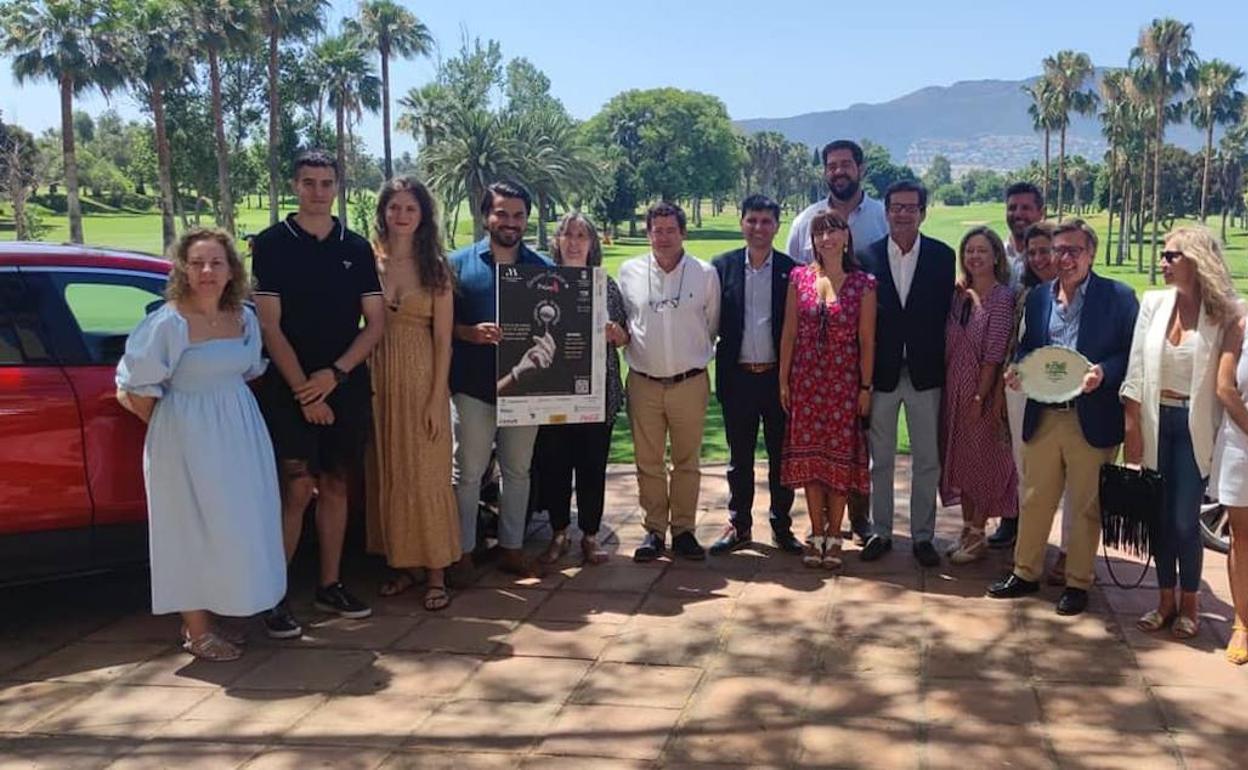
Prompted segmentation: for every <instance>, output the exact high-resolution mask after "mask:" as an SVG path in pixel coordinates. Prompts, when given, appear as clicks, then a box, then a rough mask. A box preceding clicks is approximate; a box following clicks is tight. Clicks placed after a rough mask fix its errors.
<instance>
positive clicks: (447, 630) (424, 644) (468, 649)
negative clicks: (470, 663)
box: [391, 617, 516, 655]
mask: <svg viewBox="0 0 1248 770" xmlns="http://www.w3.org/2000/svg"><path fill="white" fill-rule="evenodd" d="M515 627H516V624H515V622H513V621H509V620H473V619H471V618H444V617H437V618H429V619H428V620H426V621H424V622H422V623H421V624H420V625H418V626H416V627H415V628H413V629H412V630H411V631H409V632H408V633H407V634H406V635H405V636H403V637H402V638H401V639H399V640H398V641H396V642H395V643H394V644H393V645H391V646H392V647H393V648H394V649H396V650H429V651H432V652H460V653H469V654H473V655H489V654H490V653H492V652H494V651H496V650H497V649H498V648H499V645H500V643H501V642H502V640H503V638H504V637H506V636H507V635H508V634H510V633H511V632H512V630H513V629H515Z"/></svg>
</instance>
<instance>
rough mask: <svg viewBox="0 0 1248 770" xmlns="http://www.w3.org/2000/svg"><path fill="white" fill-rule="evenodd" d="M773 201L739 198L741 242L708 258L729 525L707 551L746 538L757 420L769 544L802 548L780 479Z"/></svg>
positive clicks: (782, 276) (781, 286)
mask: <svg viewBox="0 0 1248 770" xmlns="http://www.w3.org/2000/svg"><path fill="white" fill-rule="evenodd" d="M779 228H780V206H779V205H778V204H777V203H776V202H775V201H773V200H772V199H771V198H768V197H767V196H765V195H751V196H749V197H748V198H746V199H745V200H744V201H742V203H741V234H742V235H743V236H745V243H746V245H745V247H743V248H740V249H733V250H732V251H729V252H727V253H725V254H721V255H720V256H718V257H716V258H715V259H714V260H712V264H713V265H714V266H715V270H716V272H718V273H719V285H720V290H721V295H720V302H719V342H718V343H717V344H716V345H715V393H716V395H717V396H718V397H719V406H720V409H722V410H723V414H724V433H725V434H726V437H727V439H728V515H729V518H728V526H727V527H726V528H725V529H724V532H723V534H722V535H720V537H719V539H718V540H716V541H715V542H714V543H713V544H712V545H711V553H712V554H718V553H728V552H729V551H735V550H736V549H738V548H743V547H745V546H747V545H749V544H750V542H751V538H752V533H751V527H752V526H753V515H752V511H751V508H752V507H753V505H754V447H755V444H756V443H757V441H758V426H759V423H760V422H761V423H762V426H763V439H764V441H765V443H766V445H767V466H768V468H767V470H768V472H767V481H768V487H769V488H770V491H771V531H772V542H774V543H775V544H776V546H777V547H779V548H780V549H781V550H784V551H787V552H789V553H801V552H802V545H801V543H799V542H798V541H797V538H796V537H794V536H793V521H792V519H791V518H790V516H789V512H790V510H791V509H792V507H793V490H791V489H789V488H788V487H786V486H784V485H783V484H781V483H780V454H781V451H782V449H783V447H784V428H785V414H784V409H783V408H782V407H781V406H780V378H779V371H780V370H779V367H778V365H777V364H778V362H779V360H780V331H781V328H782V327H783V322H784V303H785V298H786V296H787V292H788V289H789V272H790V271H791V270H793V268H794V267H795V266H796V265H795V264H794V262H793V260H791V259H789V257H788V256H787V255H785V254H782V253H780V252H778V251H776V250H775V249H773V248H772V241H773V240H774V239H775V237H776V231H777V230H778V229H779Z"/></svg>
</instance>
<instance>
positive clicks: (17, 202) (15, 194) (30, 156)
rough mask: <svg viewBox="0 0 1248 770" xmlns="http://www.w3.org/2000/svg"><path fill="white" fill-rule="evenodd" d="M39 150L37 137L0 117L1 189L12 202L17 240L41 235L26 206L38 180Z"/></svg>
mask: <svg viewBox="0 0 1248 770" xmlns="http://www.w3.org/2000/svg"><path fill="white" fill-rule="evenodd" d="M39 167H40V159H39V150H38V148H37V147H36V145H35V140H34V137H32V136H31V135H30V133H29V132H27V131H26V130H25V129H23V128H21V127H20V126H16V125H5V123H4V121H3V120H0V191H3V192H4V193H5V194H7V195H8V196H9V200H10V201H11V202H12V204H13V225H14V228H15V230H16V232H15V235H16V237H17V240H19V241H26V240H31V239H34V238H37V237H39V234H38V233H37V232H36V230H37V228H35V227H32V224H35V223H33V222H32V221H31V212H28V211H27V210H26V200H27V198H29V197H30V193H31V191H32V190H33V188H34V187H35V185H36V184H37V183H38V181H39Z"/></svg>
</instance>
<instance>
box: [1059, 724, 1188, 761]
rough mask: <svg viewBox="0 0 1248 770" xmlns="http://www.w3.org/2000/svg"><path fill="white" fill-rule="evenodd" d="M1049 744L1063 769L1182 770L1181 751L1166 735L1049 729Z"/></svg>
mask: <svg viewBox="0 0 1248 770" xmlns="http://www.w3.org/2000/svg"><path fill="white" fill-rule="evenodd" d="M1048 734H1049V741H1050V742H1051V743H1052V745H1053V752H1054V753H1055V754H1056V755H1057V759H1058V762H1059V764H1060V765H1061V767H1062V768H1063V769H1064V768H1072V770H1074V769H1076V768H1088V769H1089V770H1091V769H1092V768H1096V770H1155V769H1160V768H1167V769H1169V768H1179V767H1181V766H1182V765H1180V763H1179V752H1178V747H1177V746H1176V745H1175V743H1174V741H1173V740H1172V739H1171V737H1170V736H1169V735H1167V734H1166V733H1164V732H1161V733H1156V734H1148V733H1143V734H1135V735H1131V736H1124V735H1122V734H1121V733H1119V732H1118V731H1117V730H1108V729H1103V728H1100V729H1098V728H1088V727H1050V728H1049V730H1048Z"/></svg>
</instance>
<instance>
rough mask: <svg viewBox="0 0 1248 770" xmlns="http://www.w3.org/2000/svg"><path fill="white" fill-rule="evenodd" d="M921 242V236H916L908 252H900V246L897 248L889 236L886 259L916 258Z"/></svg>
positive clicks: (895, 242)
mask: <svg viewBox="0 0 1248 770" xmlns="http://www.w3.org/2000/svg"><path fill="white" fill-rule="evenodd" d="M922 240H923V236H922V235H920V236H917V237H916V238H915V239H914V245H913V246H911V247H910V250H909V251H902V250H901V246H898V245H897V241H894V240H893V236H891V235H890V236H888V258H889V259H904V258H906V257H916V256H918V254H919V244H920V242H922Z"/></svg>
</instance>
